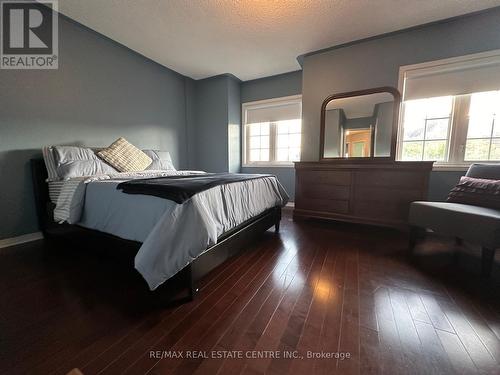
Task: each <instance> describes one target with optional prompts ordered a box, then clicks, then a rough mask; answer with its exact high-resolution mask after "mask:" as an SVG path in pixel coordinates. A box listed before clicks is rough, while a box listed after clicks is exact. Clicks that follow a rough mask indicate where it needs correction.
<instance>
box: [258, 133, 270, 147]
mask: <svg viewBox="0 0 500 375" xmlns="http://www.w3.org/2000/svg"><path fill="white" fill-rule="evenodd" d="M260 147H261V148H269V136H267V135H266V136H263V137H260Z"/></svg>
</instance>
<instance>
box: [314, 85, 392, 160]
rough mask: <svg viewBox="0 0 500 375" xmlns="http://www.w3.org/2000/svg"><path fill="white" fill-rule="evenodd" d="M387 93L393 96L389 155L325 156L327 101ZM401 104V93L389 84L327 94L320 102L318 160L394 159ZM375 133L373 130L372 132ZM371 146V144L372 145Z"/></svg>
mask: <svg viewBox="0 0 500 375" xmlns="http://www.w3.org/2000/svg"><path fill="white" fill-rule="evenodd" d="M384 92H386V93H389V94H392V96H393V97H394V111H393V118H392V135H391V155H390V156H379V157H377V156H366V157H355V158H346V157H344V156H339V157H335V158H325V157H324V156H323V155H324V152H325V126H326V124H325V121H326V106H327V105H328V103H330V102H331V101H332V100H335V99H344V98H350V97H353V96H363V95H370V94H378V93H384ZM400 106H401V94H400V93H399V91H398V90H397V89H396V88H395V87H391V86H383V87H375V88H372V89H366V90H358V91H350V92H343V93H340V94H333V95H330V96H328V97H327V98H326V99H325V100H324V101H323V104H321V123H320V124H321V125H320V136H319V142H320V144H319V160H320V161H332V160H356V161H360V160H381V161H383V160H395V159H396V142H397V136H398V121H399V108H400ZM373 133H374V134H375V132H373ZM372 147H373V145H372Z"/></svg>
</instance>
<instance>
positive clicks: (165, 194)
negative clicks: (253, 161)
mask: <svg viewBox="0 0 500 375" xmlns="http://www.w3.org/2000/svg"><path fill="white" fill-rule="evenodd" d="M264 177H274V176H273V175H268V174H239V173H204V174H196V175H181V176H168V177H155V178H145V179H140V180H130V181H126V182H122V183H121V184H119V185H118V186H117V187H116V188H117V189H120V190H122V191H123V192H124V193H127V194H143V195H153V196H155V197H160V198H166V199H169V200H171V201H174V202H176V203H179V204H182V203H184V202H185V201H187V200H188V199H190V198H191V197H192V196H193V195H195V194H198V193H201V192H202V191H205V190H208V189H211V188H213V187H215V186H220V185H227V184H231V183H234V182H240V181H248V180H255V179H259V178H264Z"/></svg>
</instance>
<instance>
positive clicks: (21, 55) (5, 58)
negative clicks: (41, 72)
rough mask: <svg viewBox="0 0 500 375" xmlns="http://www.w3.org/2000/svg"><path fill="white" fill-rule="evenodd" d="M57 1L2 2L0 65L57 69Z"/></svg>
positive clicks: (2, 66) (1, 66) (0, 10)
mask: <svg viewBox="0 0 500 375" xmlns="http://www.w3.org/2000/svg"><path fill="white" fill-rule="evenodd" d="M57 21H58V13H57V0H44V1H25V0H24V1H23V0H20V1H15V0H13V1H9V0H4V1H2V2H1V8H0V22H1V29H0V30H1V31H0V32H1V38H0V68H1V69H57V68H58V54H59V48H58V47H59V40H58V39H59V38H58V36H59V35H58V22H57Z"/></svg>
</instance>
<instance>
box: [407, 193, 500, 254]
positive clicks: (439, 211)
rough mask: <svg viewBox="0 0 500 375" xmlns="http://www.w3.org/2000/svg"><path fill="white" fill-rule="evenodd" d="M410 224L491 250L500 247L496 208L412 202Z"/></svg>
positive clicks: (498, 221)
mask: <svg viewBox="0 0 500 375" xmlns="http://www.w3.org/2000/svg"><path fill="white" fill-rule="evenodd" d="M409 223H410V225H415V226H418V227H421V228H429V229H432V230H433V231H435V232H437V233H441V234H444V235H449V236H456V237H460V238H462V239H464V240H466V241H471V242H474V243H478V244H480V245H482V246H486V247H489V248H492V249H495V248H498V247H500V210H498V209H494V208H486V207H478V206H472V205H468V204H460V203H448V202H413V203H412V204H411V205H410V216H409Z"/></svg>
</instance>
